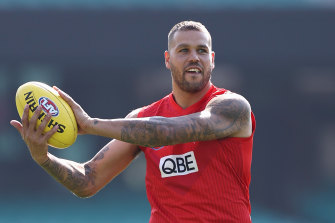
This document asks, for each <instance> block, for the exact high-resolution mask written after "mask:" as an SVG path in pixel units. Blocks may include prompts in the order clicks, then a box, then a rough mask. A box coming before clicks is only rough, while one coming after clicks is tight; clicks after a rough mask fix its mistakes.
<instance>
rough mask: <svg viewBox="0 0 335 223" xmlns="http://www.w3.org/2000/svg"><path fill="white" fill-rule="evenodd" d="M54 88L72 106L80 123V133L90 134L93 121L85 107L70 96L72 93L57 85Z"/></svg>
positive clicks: (78, 123)
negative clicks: (69, 93)
mask: <svg viewBox="0 0 335 223" xmlns="http://www.w3.org/2000/svg"><path fill="white" fill-rule="evenodd" d="M53 88H54V89H55V90H56V91H57V92H58V94H59V95H60V96H61V98H63V99H64V101H66V103H68V104H69V105H70V107H71V108H72V111H73V113H74V116H75V117H76V121H77V125H78V134H88V133H89V130H90V127H91V126H92V122H93V120H92V119H91V117H90V116H89V115H88V114H87V113H86V112H85V111H84V109H82V107H81V106H80V105H79V104H78V103H77V102H75V101H74V100H73V99H72V98H71V97H70V95H68V94H67V93H65V92H64V91H62V90H60V89H59V88H58V87H56V86H53Z"/></svg>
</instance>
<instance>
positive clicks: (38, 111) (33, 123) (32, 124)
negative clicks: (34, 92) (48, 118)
mask: <svg viewBox="0 0 335 223" xmlns="http://www.w3.org/2000/svg"><path fill="white" fill-rule="evenodd" d="M41 110H42V106H40V105H39V106H38V107H37V108H36V110H35V112H34V114H33V116H32V117H31V119H30V121H29V129H28V130H29V131H33V130H34V129H35V127H36V123H37V119H38V116H39V115H40V114H41Z"/></svg>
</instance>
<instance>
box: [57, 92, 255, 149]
mask: <svg viewBox="0 0 335 223" xmlns="http://www.w3.org/2000/svg"><path fill="white" fill-rule="evenodd" d="M56 90H58V92H59V94H60V95H61V97H62V98H63V99H64V100H65V101H66V102H67V103H68V104H69V105H70V106H71V108H72V110H73V111H74V113H75V116H76V120H77V123H78V125H79V130H80V132H81V133H86V134H93V135H100V136H105V137H110V138H113V139H117V140H120V141H124V142H128V143H132V144H136V145H140V146H148V147H157V146H165V145H174V144H179V143H186V142H194V141H205V140H213V139H219V138H224V137H248V136H250V135H251V132H252V130H251V129H252V124H251V108H250V105H249V103H248V101H247V100H246V99H245V98H243V97H242V96H240V95H238V94H234V93H226V94H222V95H219V96H217V97H215V98H213V99H212V100H211V101H210V102H209V103H208V104H207V106H206V108H205V110H203V111H202V112H198V113H193V114H190V115H185V116H179V117H173V118H165V117H157V116H156V117H149V118H130V119H108V120H107V119H97V118H95V119H92V118H90V117H89V116H88V115H87V114H86V113H85V112H84V110H83V109H82V108H81V107H80V105H78V104H77V103H76V102H75V101H74V100H73V99H72V98H71V97H70V96H69V95H67V94H66V93H64V92H63V91H61V90H59V89H56Z"/></svg>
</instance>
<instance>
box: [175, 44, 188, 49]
mask: <svg viewBox="0 0 335 223" xmlns="http://www.w3.org/2000/svg"><path fill="white" fill-rule="evenodd" d="M189 46H190V45H188V44H186V43H181V44H179V45H177V47H176V48H183V47H189Z"/></svg>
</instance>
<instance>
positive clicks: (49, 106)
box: [38, 97, 59, 117]
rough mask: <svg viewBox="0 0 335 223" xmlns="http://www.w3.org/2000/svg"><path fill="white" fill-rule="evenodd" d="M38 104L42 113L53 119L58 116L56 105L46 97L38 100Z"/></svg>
mask: <svg viewBox="0 0 335 223" xmlns="http://www.w3.org/2000/svg"><path fill="white" fill-rule="evenodd" d="M38 103H39V104H40V105H41V106H42V109H43V111H45V112H46V113H50V114H51V115H52V116H53V117H55V116H57V115H58V114H59V110H58V108H57V106H56V104H55V103H54V102H53V101H51V100H50V99H49V98H47V97H41V98H40V99H38Z"/></svg>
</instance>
